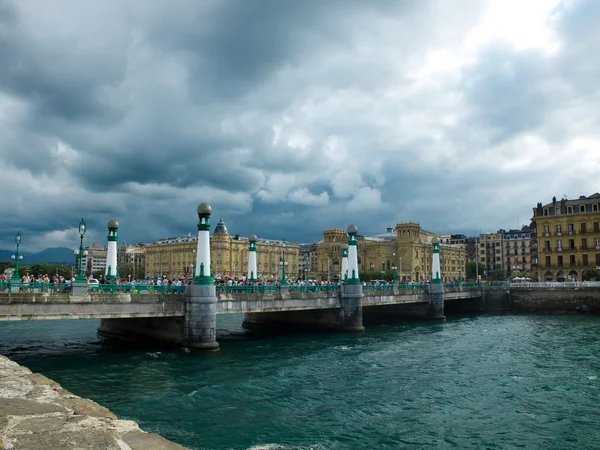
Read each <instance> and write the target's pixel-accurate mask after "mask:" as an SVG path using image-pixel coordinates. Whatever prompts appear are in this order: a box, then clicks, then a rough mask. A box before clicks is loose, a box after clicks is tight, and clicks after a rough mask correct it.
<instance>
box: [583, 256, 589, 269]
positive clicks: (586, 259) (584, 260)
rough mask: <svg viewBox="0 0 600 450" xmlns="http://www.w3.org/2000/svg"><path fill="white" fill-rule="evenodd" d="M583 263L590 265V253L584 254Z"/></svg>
mask: <svg viewBox="0 0 600 450" xmlns="http://www.w3.org/2000/svg"><path fill="white" fill-rule="evenodd" d="M583 265H584V266H588V265H589V262H588V255H583Z"/></svg>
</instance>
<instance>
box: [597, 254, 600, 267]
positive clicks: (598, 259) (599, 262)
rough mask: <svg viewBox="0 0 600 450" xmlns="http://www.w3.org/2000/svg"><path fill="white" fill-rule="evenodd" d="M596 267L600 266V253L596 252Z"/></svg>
mask: <svg viewBox="0 0 600 450" xmlns="http://www.w3.org/2000/svg"><path fill="white" fill-rule="evenodd" d="M596 267H600V253H596Z"/></svg>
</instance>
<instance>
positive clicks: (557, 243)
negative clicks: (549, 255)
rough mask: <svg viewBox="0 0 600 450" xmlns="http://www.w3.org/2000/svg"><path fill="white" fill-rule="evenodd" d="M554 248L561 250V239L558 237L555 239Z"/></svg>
mask: <svg viewBox="0 0 600 450" xmlns="http://www.w3.org/2000/svg"><path fill="white" fill-rule="evenodd" d="M556 250H557V251H559V252H562V241H561V240H560V239H559V240H557V241H556Z"/></svg>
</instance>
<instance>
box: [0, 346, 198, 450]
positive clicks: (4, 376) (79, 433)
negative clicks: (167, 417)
mask: <svg viewBox="0 0 600 450" xmlns="http://www.w3.org/2000/svg"><path fill="white" fill-rule="evenodd" d="M52 448H55V449H61V450H69V449H90V450H92V449H93V450H95V449H98V450H148V449H153V450H186V447H183V446H181V445H179V444H176V443H174V442H171V441H168V440H166V439H164V438H163V437H161V436H159V435H158V434H154V433H147V432H145V431H143V430H141V429H140V427H139V426H138V424H137V423H136V422H134V421H132V420H121V419H118V418H117V417H116V416H115V415H114V414H113V413H112V412H111V411H109V410H108V409H107V408H105V407H103V406H101V405H99V404H98V403H96V402H94V401H92V400H89V399H86V398H81V397H79V396H77V395H75V394H73V393H71V392H69V391H67V390H66V389H63V388H62V387H61V386H60V385H59V384H58V383H56V382H55V381H53V380H51V379H49V378H47V377H45V376H43V375H41V374H38V373H33V372H32V371H31V370H29V369H28V368H27V367H24V366H21V365H20V364H18V363H16V362H14V361H12V360H10V359H9V358H7V357H6V356H2V355H0V449H6V450H10V449H15V450H16V449H52Z"/></svg>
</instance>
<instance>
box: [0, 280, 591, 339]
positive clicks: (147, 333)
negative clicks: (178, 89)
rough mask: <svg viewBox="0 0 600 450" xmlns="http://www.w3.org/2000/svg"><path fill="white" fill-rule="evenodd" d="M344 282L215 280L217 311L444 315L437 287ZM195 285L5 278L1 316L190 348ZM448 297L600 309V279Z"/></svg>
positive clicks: (258, 322)
mask: <svg viewBox="0 0 600 450" xmlns="http://www.w3.org/2000/svg"><path fill="white" fill-rule="evenodd" d="M345 287H346V286H343V285H342V286H296V285H291V286H264V285H256V286H253V285H248V286H216V287H215V286H212V288H213V289H214V290H215V294H216V295H215V297H216V302H215V304H214V313H215V315H221V314H244V324H245V326H247V327H274V326H277V327H281V326H285V327H289V326H305V327H313V328H320V329H329V330H346V331H360V330H362V329H364V328H363V326H362V319H363V316H364V317H366V318H369V317H378V318H380V317H386V318H390V317H392V318H393V317H399V318H417V319H440V318H441V317H439V314H438V315H435V314H434V315H432V311H431V300H432V295H431V292H430V291H431V285H426V284H414V285H406V284H381V285H358V286H354V289H358V290H359V291H360V292H359V293H358V298H359V300H360V302H359V305H358V306H356V305H355V306H356V307H353V308H350V311H348V308H347V305H344V294H345V292H344V288H345ZM192 291H193V286H152V285H145V284H140V285H130V284H123V285H118V284H107V285H99V286H93V287H89V288H88V292H87V293H86V295H74V294H73V293H72V292H69V285H60V284H57V285H54V284H48V283H18V284H16V283H0V321H7V320H11V321H16V320H56V319H102V320H101V325H100V328H99V331H100V332H101V333H102V334H104V335H106V336H112V337H116V338H121V339H125V340H130V341H143V342H148V341H161V342H166V343H170V344H175V345H181V346H186V345H187V344H188V342H189V340H188V339H189V338H188V336H187V334H186V327H187V325H186V324H187V321H188V320H189V318H188V317H189V309H190V301H192V297H193V292H192ZM355 295H356V293H355ZM443 296H444V302H443V308H444V309H446V310H449V311H461V312H486V311H488V312H489V311H503V312H512V311H517V312H519V311H531V312H557V311H558V312H575V311H579V312H593V313H594V312H595V313H600V283H527V284H512V285H511V284H509V283H498V284H495V285H489V284H484V283H474V284H470V283H455V284H446V285H444V293H443ZM345 309H346V310H345ZM442 311H443V310H442ZM349 312H350V314H349ZM215 327H216V325H215ZM215 327H213V328H211V329H210V332H211V333H215V332H216V330H215Z"/></svg>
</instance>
